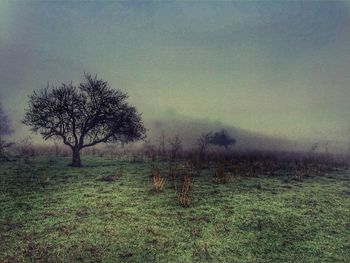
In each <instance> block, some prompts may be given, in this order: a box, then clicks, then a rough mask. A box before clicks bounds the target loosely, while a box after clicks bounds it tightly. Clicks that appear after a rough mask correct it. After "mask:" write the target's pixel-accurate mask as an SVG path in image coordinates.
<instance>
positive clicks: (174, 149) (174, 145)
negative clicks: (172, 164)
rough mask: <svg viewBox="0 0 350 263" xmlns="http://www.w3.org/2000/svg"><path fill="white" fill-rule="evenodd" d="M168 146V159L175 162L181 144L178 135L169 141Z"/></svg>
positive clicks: (180, 149)
mask: <svg viewBox="0 0 350 263" xmlns="http://www.w3.org/2000/svg"><path fill="white" fill-rule="evenodd" d="M169 145H170V157H171V160H172V161H175V160H176V159H177V157H178V156H179V154H180V152H181V151H182V142H181V139H180V137H179V135H175V136H174V138H173V139H170V140H169Z"/></svg>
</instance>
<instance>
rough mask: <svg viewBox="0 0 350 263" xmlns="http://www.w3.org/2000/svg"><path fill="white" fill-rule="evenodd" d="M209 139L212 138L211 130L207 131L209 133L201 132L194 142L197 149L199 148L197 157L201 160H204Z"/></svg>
mask: <svg viewBox="0 0 350 263" xmlns="http://www.w3.org/2000/svg"><path fill="white" fill-rule="evenodd" d="M211 139H212V134H211V132H209V133H204V134H202V135H201V136H200V137H199V138H198V139H197V141H196V144H197V145H198V150H199V158H200V159H201V160H205V154H206V150H207V147H208V145H209V143H210V142H211Z"/></svg>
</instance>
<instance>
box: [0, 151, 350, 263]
mask: <svg viewBox="0 0 350 263" xmlns="http://www.w3.org/2000/svg"><path fill="white" fill-rule="evenodd" d="M83 160H84V164H85V165H86V166H85V167H84V168H81V169H77V168H71V167H68V166H67V165H66V164H67V163H68V162H69V159H66V158H62V159H59V160H58V162H49V161H48V158H36V159H34V160H32V161H31V162H29V163H28V162H24V161H23V160H17V161H16V162H9V163H1V164H0V165H1V166H0V180H1V181H0V208H1V210H0V262H81V261H82V262H350V176H349V175H350V173H349V172H348V171H338V172H332V173H329V174H325V175H324V176H320V177H314V178H307V179H305V180H304V181H303V182H294V181H292V180H289V178H288V177H287V175H283V174H282V175H280V176H274V177H255V178H243V177H242V178H237V179H236V180H234V181H232V182H230V183H227V184H224V185H217V184H213V182H212V174H213V172H212V171H204V172H203V173H202V175H201V177H196V178H195V179H194V180H193V184H192V186H191V187H192V188H191V190H190V197H191V200H192V203H191V206H190V207H189V208H183V207H181V206H179V205H178V203H177V196H176V194H175V192H174V190H173V189H172V188H171V183H170V182H169V180H167V182H166V189H165V191H163V192H161V193H153V192H152V191H151V189H152V186H151V178H150V177H149V171H150V164H147V163H130V162H126V161H124V162H123V161H112V160H104V159H102V158H97V157H96V158H92V157H90V158H89V157H84V159H83ZM164 165H165V164H164ZM120 167H122V169H123V176H122V177H120V178H118V179H116V180H115V181H112V182H105V181H102V180H100V179H101V178H102V177H104V176H108V175H111V174H113V173H114V172H115V171H117V170H118V169H119V168H120ZM45 174H46V175H48V176H49V182H48V185H47V186H46V187H42V186H41V185H40V183H39V181H40V180H39V178H40V177H41V176H43V175H45ZM163 175H164V173H163ZM167 179H168V178H167Z"/></svg>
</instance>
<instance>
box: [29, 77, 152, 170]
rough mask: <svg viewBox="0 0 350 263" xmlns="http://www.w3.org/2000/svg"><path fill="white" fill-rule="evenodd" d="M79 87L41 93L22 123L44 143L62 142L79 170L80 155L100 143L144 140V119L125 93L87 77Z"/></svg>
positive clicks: (65, 87) (42, 90) (63, 87)
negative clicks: (48, 140)
mask: <svg viewBox="0 0 350 263" xmlns="http://www.w3.org/2000/svg"><path fill="white" fill-rule="evenodd" d="M84 76H85V81H84V82H83V83H81V84H80V85H79V86H78V87H75V86H73V84H72V83H69V84H64V83H62V84H61V85H60V86H58V87H54V86H53V87H52V88H51V89H50V88H49V87H47V88H45V89H41V90H40V91H39V92H34V94H33V95H32V96H31V97H30V99H29V108H28V110H27V112H26V114H25V117H24V120H23V123H24V124H26V125H29V126H31V130H32V131H33V132H39V133H40V134H41V135H42V136H43V138H44V139H45V140H47V139H50V138H60V139H61V140H62V141H63V143H64V144H65V145H67V146H69V147H70V148H71V150H72V166H75V167H80V166H81V160H80V151H81V150H82V149H83V148H86V147H91V146H94V145H96V144H99V143H107V142H113V141H122V142H125V143H127V142H132V141H136V140H138V139H141V138H143V136H144V134H145V128H144V126H143V123H142V120H141V115H140V114H139V113H138V112H137V110H136V109H135V108H134V107H132V106H130V105H129V104H128V103H127V102H126V99H127V98H128V96H127V94H126V93H123V92H122V91H120V90H118V89H117V90H115V89H112V88H111V87H110V86H109V84H108V82H107V81H104V80H102V79H98V78H97V76H95V77H92V76H91V75H90V74H85V75H84Z"/></svg>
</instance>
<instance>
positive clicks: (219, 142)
mask: <svg viewBox="0 0 350 263" xmlns="http://www.w3.org/2000/svg"><path fill="white" fill-rule="evenodd" d="M209 142H210V144H213V145H216V146H221V147H225V149H226V150H228V147H229V146H230V145H234V144H235V143H236V139H235V138H232V137H231V136H230V135H229V134H228V133H227V131H225V130H221V131H220V132H215V133H214V135H213V136H211V138H210V139H209Z"/></svg>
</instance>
